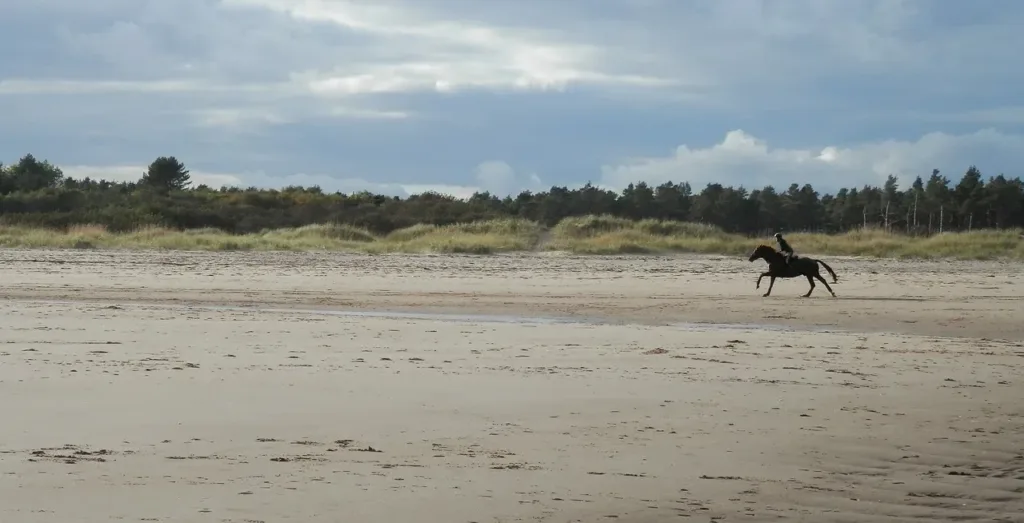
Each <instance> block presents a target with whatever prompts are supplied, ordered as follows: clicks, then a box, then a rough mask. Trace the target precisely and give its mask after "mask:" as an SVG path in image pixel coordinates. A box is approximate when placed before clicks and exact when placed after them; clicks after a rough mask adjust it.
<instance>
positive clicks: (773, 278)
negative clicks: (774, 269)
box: [761, 275, 775, 298]
mask: <svg viewBox="0 0 1024 523" xmlns="http://www.w3.org/2000/svg"><path fill="white" fill-rule="evenodd" d="M768 277H769V278H771V279H770V280H768V292H766V293H764V294H762V295H761V296H763V297H765V298H767V297H768V295H769V294H771V293H772V287H775V276H772V275H769V276H768Z"/></svg>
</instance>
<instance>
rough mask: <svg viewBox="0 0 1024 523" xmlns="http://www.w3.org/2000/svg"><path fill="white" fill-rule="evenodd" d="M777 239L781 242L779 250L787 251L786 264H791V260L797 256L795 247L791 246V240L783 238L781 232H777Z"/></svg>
mask: <svg viewBox="0 0 1024 523" xmlns="http://www.w3.org/2000/svg"><path fill="white" fill-rule="evenodd" d="M775 241H777V242H779V250H780V251H782V252H784V253H786V265H789V262H790V261H792V259H793V256H795V254H794V252H793V248H792V247H790V246H789V242H787V241H786V240H784V239H783V238H782V233H780V232H777V233H775Z"/></svg>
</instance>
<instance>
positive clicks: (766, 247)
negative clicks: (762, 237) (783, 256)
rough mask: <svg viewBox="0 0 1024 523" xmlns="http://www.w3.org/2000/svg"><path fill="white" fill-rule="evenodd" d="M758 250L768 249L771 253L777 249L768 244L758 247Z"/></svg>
mask: <svg viewBox="0 0 1024 523" xmlns="http://www.w3.org/2000/svg"><path fill="white" fill-rule="evenodd" d="M757 248H758V249H768V250H771V251H774V250H775V247H772V246H771V245H768V244H767V243H762V244H761V245H758V246H757ZM755 250H756V249H755Z"/></svg>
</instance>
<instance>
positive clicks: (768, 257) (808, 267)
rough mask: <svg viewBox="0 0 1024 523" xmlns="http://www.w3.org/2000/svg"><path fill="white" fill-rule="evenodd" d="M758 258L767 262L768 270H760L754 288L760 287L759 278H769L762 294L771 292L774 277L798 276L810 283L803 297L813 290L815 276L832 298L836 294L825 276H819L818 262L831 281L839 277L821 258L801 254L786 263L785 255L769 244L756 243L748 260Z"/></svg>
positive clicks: (835, 280) (765, 294) (833, 281)
mask: <svg viewBox="0 0 1024 523" xmlns="http://www.w3.org/2000/svg"><path fill="white" fill-rule="evenodd" d="M758 258H762V259H764V261H766V262H768V270H767V271H765V272H762V273H761V275H760V276H758V277H757V287H756V288H758V289H760V288H761V278H764V277H765V276H767V277H769V278H771V281H770V283H769V284H768V292H766V293H764V296H768V295H770V294H771V293H772V287H774V286H775V278H796V277H798V276H806V277H807V283H810V284H811V288H810V290H808V291H807V294H804V298H806V297H808V296H810V295H811V293H812V292H814V279H815V278H817V279H818V280H819V281H821V283H822V284H824V285H825V288H826V289H828V292H830V293H832V297H833V298H834V297H835V295H836V293H835V292H833V291H832V287H829V285H828V282H827V281H825V278H822V277H821V272H820V271H819V270H818V264H821V266H822V267H824V268H825V270H826V271H828V273H829V274H830V275H832V283H836V282H838V281H839V277H838V276H836V273H835V272H834V271H833V270H832V267H829V266H828V264H827V263H825V262H823V261H821V260H816V259H814V258H804V257H803V256H794V257H793V258H792V260H790V262H789V265H787V264H786V257H785V255H784V254H782V253H781V252H779V251H776V250H775V249H774V248H772V246H770V245H758V246H757V248H756V249H754V252H753V253H751V254H750V261H754V260H756V259H758Z"/></svg>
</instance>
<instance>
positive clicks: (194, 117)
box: [0, 0, 1024, 196]
mask: <svg viewBox="0 0 1024 523" xmlns="http://www.w3.org/2000/svg"><path fill="white" fill-rule="evenodd" d="M1021 27H1024V2H1021V1H1019V0H985V1H977V2H966V1H952V0H933V1H927V0H856V1H851V0H806V1H805V0H372V1H371V0H89V1H83V0H32V1H29V0H18V1H4V2H0V47H2V48H3V49H5V52H3V53H0V119H2V120H0V121H2V123H3V125H0V160H3V161H4V162H5V163H11V162H14V161H16V160H17V158H19V157H20V156H22V155H23V154H25V153H28V152H31V153H33V154H34V155H36V156H37V157H39V158H45V159H49V160H50V161H52V162H54V163H57V164H58V165H60V166H61V167H62V168H63V169H64V170H65V172H66V173H67V174H69V175H72V176H86V175H89V176H93V177H104V178H108V179H135V178H138V177H139V176H140V174H141V171H142V170H143V168H144V166H145V165H146V164H148V163H149V162H150V161H151V160H153V159H154V158H156V157H157V156H162V155H174V156H177V157H178V158H179V159H181V160H182V161H184V162H185V163H186V165H187V166H188V167H189V168H190V169H191V170H192V172H193V179H194V180H196V181H197V182H199V183H208V184H211V185H214V186H220V185H223V184H228V185H236V184H237V185H242V186H248V185H255V186H262V187H282V186H284V185H290V184H301V185H312V184H319V185H320V186H321V187H323V188H324V189H325V190H330V191H335V190H341V191H344V192H349V191H353V190H362V189H368V190H372V191H378V192H385V193H390V194H398V195H402V194H407V193H415V192H421V191H423V190H440V191H442V192H448V193H451V194H455V195H457V196H464V195H466V194H471V193H472V192H473V191H474V190H478V189H479V190H490V191H492V192H495V193H498V194H501V195H504V194H508V193H518V192H519V191H520V190H524V189H530V190H538V189H546V188H549V187H550V186H551V185H568V186H570V187H571V186H576V185H580V184H583V183H586V182H588V181H590V182H592V183H594V184H598V185H603V186H607V187H609V188H612V189H616V190H618V189H621V188H622V187H624V186H625V185H626V184H628V183H629V182H635V181H640V180H644V181H647V182H649V183H652V184H658V183H661V182H664V181H668V180H672V181H689V182H690V183H692V184H693V185H694V186H695V188H698V189H699V188H701V187H703V186H704V185H705V184H707V183H708V182H722V183H726V184H735V185H744V186H746V187H748V188H749V187H760V186H763V185H766V184H773V185H776V186H777V187H780V188H785V187H787V186H788V185H789V184H790V183H793V182H797V183H804V182H810V181H816V183H815V186H816V187H819V188H820V189H823V190H832V189H834V188H835V187H837V186H841V185H856V184H865V183H872V184H877V183H881V181H883V180H884V179H885V176H886V175H887V174H889V173H893V174H896V175H898V176H900V177H901V179H904V180H911V179H913V176H915V175H917V174H921V175H927V174H928V173H930V171H931V169H932V168H938V169H941V170H942V171H943V172H944V173H947V174H949V175H950V176H951V177H953V178H954V179H959V177H960V175H961V174H962V173H963V171H964V170H966V169H967V167H968V166H970V165H971V164H975V165H977V166H978V167H979V168H980V169H981V170H982V172H983V173H984V174H986V175H995V174H999V173H1001V172H1002V173H1005V174H1007V175H1010V176H1018V175H1022V174H1024V173H1021V169H1020V168H1021V166H1024V98H1022V96H1021V94H1020V85H1022V81H1024V52H1022V51H1021V49H1024V31H1022V30H1021Z"/></svg>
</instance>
